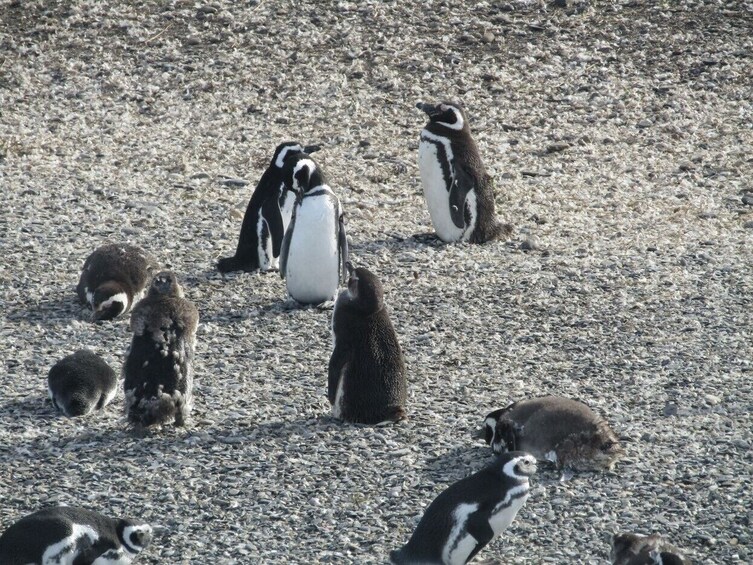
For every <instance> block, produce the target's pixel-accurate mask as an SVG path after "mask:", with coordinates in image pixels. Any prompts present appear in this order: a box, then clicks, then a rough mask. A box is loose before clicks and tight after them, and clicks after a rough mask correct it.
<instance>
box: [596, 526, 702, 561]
mask: <svg viewBox="0 0 753 565" xmlns="http://www.w3.org/2000/svg"><path fill="white" fill-rule="evenodd" d="M610 558H611V559H612V565H691V562H690V560H688V559H686V558H685V557H684V556H683V555H682V553H680V551H679V550H678V549H677V548H676V547H674V546H672V545H670V544H668V543H667V542H665V541H664V539H662V537H661V536H660V535H658V534H652V535H650V536H639V535H637V534H615V535H614V537H613V538H612V551H611V553H610Z"/></svg>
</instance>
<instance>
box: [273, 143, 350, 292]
mask: <svg viewBox="0 0 753 565" xmlns="http://www.w3.org/2000/svg"><path fill="white" fill-rule="evenodd" d="M283 177H284V179H285V187H286V189H287V190H292V191H293V192H295V193H297V194H298V195H299V196H298V199H297V201H296V204H295V208H294V210H293V217H292V219H291V220H290V226H289V227H288V229H287V231H286V232H285V238H284V239H283V243H282V251H281V253H280V276H282V278H284V279H285V282H286V285H287V289H288V295H289V296H290V298H292V299H293V300H295V301H296V302H298V303H300V304H321V303H324V302H327V301H329V300H332V299H333V298H334V297H335V294H336V293H337V289H338V287H339V286H340V282H341V281H342V280H343V277H344V275H345V263H346V261H347V260H348V243H347V239H346V236H345V226H344V223H343V213H342V209H341V207H340V201H339V200H338V198H337V196H335V193H334V192H332V189H331V188H330V187H329V185H328V184H327V180H326V178H325V176H324V173H323V172H322V170H321V169H320V168H319V166H318V165H317V164H316V163H315V162H314V160H313V159H312V158H311V157H310V156H309V155H307V154H305V153H301V154H298V155H295V156H293V157H291V158H289V159H288V160H287V161H286V163H285V171H284V173H283Z"/></svg>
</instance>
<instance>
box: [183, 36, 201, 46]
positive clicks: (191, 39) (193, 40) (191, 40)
mask: <svg viewBox="0 0 753 565" xmlns="http://www.w3.org/2000/svg"><path fill="white" fill-rule="evenodd" d="M183 43H185V44H186V45H200V44H201V39H199V37H198V36H197V35H189V36H188V37H186V38H185V39H184V40H183Z"/></svg>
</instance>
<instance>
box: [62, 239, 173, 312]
mask: <svg viewBox="0 0 753 565" xmlns="http://www.w3.org/2000/svg"><path fill="white" fill-rule="evenodd" d="M158 269H159V266H158V264H157V261H156V260H155V259H154V257H152V256H151V255H149V254H148V253H146V252H145V251H143V250H142V249H139V248H138V247H136V246H134V245H128V244H126V243H108V244H106V245H103V246H101V247H99V248H97V249H96V250H94V252H92V254H91V255H89V257H87V259H86V261H85V262H84V267H83V269H82V271H81V277H80V279H79V281H78V286H77V287H76V293H77V294H78V298H79V300H80V301H81V304H88V305H89V307H90V308H91V309H92V321H94V322H97V321H100V320H112V319H113V318H117V317H118V316H122V315H123V314H126V313H127V312H129V311H130V309H131V308H132V307H133V306H134V305H135V304H136V302H138V301H139V300H140V299H141V297H142V296H143V294H144V292H145V290H146V287H147V285H148V284H149V281H150V280H151V276H152V273H153V272H155V271H157V270H158Z"/></svg>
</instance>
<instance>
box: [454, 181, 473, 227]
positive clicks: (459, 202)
mask: <svg viewBox="0 0 753 565" xmlns="http://www.w3.org/2000/svg"><path fill="white" fill-rule="evenodd" d="M474 188H476V181H475V180H474V179H473V177H472V176H471V175H470V174H469V173H468V171H466V170H465V169H464V168H463V167H462V166H456V167H455V178H454V180H453V182H452V186H451V187H450V218H451V219H452V223H453V224H455V226H457V227H459V228H464V227H465V199H466V198H467V197H468V193H469V192H470V191H471V190H473V189H474Z"/></svg>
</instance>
